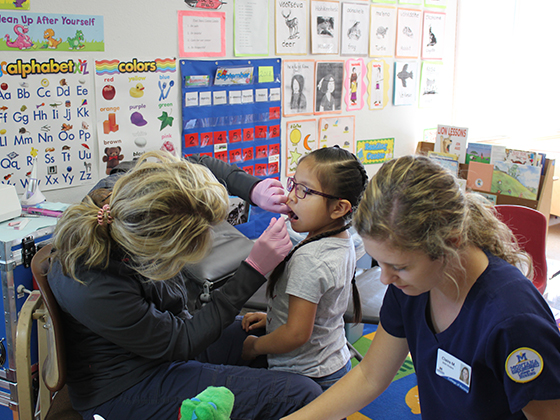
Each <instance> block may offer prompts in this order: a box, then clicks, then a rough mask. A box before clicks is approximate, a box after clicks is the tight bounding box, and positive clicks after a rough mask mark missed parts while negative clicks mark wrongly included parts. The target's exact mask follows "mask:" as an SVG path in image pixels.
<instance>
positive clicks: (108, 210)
mask: <svg viewBox="0 0 560 420" xmlns="http://www.w3.org/2000/svg"><path fill="white" fill-rule="evenodd" d="M105 213H107V217H106V218H105V217H104V216H105ZM97 223H99V225H100V226H103V225H104V224H107V225H110V224H111V223H113V218H112V217H111V207H110V206H109V204H105V205H104V206H103V207H101V208H100V209H99V211H98V212H97Z"/></svg>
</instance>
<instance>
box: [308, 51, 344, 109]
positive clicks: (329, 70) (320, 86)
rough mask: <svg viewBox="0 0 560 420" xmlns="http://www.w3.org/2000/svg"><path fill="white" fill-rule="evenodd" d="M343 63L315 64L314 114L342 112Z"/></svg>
mask: <svg viewBox="0 0 560 420" xmlns="http://www.w3.org/2000/svg"><path fill="white" fill-rule="evenodd" d="M343 80H344V61H343V60H336V61H317V62H315V111H314V112H315V114H323V113H338V112H341V111H342V84H343Z"/></svg>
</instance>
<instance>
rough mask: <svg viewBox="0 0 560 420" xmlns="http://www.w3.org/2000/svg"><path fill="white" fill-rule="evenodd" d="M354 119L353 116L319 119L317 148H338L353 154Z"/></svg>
mask: <svg viewBox="0 0 560 420" xmlns="http://www.w3.org/2000/svg"><path fill="white" fill-rule="evenodd" d="M355 119H356V117H355V116H354V115H351V116H344V117H327V118H321V119H320V120H319V145H318V147H319V148H321V147H333V146H338V147H341V148H343V149H346V150H348V151H350V152H352V153H354V146H355V144H354V135H355V123H356V122H355Z"/></svg>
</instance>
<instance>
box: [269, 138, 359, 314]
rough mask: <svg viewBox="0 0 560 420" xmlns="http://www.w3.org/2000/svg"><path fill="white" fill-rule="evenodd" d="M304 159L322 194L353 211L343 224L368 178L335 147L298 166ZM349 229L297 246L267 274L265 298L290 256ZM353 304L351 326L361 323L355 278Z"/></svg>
mask: <svg viewBox="0 0 560 420" xmlns="http://www.w3.org/2000/svg"><path fill="white" fill-rule="evenodd" d="M307 159H310V160H312V163H313V169H312V171H313V173H314V174H315V176H316V177H317V180H318V181H319V184H320V185H321V191H323V192H325V193H327V194H329V195H332V196H335V197H338V198H341V199H344V200H348V201H349V202H350V204H351V205H352V209H351V210H350V211H349V212H348V213H347V214H346V215H344V217H343V220H344V221H349V220H351V219H352V213H353V212H354V210H355V209H356V208H357V207H358V204H359V203H360V200H361V199H362V195H363V193H364V190H365V189H366V186H367V183H368V176H367V172H366V170H365V168H364V165H362V163H361V162H360V161H359V160H358V158H357V157H356V156H354V155H353V154H352V153H350V152H349V151H348V150H345V149H342V148H339V147H338V146H335V147H324V148H321V149H317V150H315V151H313V152H311V153H310V154H308V155H306V156H304V157H303V158H302V159H300V161H299V163H301V162H303V161H304V160H307ZM299 163H298V164H299ZM328 200H332V199H328ZM350 226H351V223H347V224H346V225H344V226H342V227H341V228H339V229H334V230H330V231H327V232H323V233H321V234H319V235H315V236H312V237H309V238H307V239H305V240H303V241H301V242H300V243H299V244H297V245H296V246H295V247H294V248H293V249H292V250H291V251H290V253H289V254H288V255H287V256H286V258H284V260H283V261H282V262H281V263H280V264H278V265H277V266H276V268H275V269H274V271H273V272H272V273H271V274H270V278H269V280H268V285H267V294H268V295H269V296H270V297H272V296H273V292H274V287H275V286H276V283H277V282H278V280H279V279H280V276H281V275H282V273H283V272H284V269H285V267H286V263H287V262H288V261H289V260H290V258H292V255H293V254H294V253H295V252H296V251H297V250H298V249H300V248H301V247H302V246H304V245H306V244H308V243H310V242H313V241H318V240H319V239H322V238H327V237H329V236H334V235H337V234H339V233H340V232H343V231H345V230H346V229H348V228H350ZM352 301H353V304H354V305H353V306H354V318H353V322H354V323H358V322H360V321H361V319H362V305H361V302H360V293H359V291H358V287H357V286H356V278H355V277H354V278H352Z"/></svg>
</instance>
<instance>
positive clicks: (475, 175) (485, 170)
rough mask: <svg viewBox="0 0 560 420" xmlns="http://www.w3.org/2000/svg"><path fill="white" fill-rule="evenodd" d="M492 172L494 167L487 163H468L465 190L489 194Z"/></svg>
mask: <svg viewBox="0 0 560 420" xmlns="http://www.w3.org/2000/svg"><path fill="white" fill-rule="evenodd" d="M493 171H494V165H490V164H489V163H481V162H475V161H471V162H469V172H468V174H467V188H471V189H473V190H477V191H485V192H490V191H491V188H492V178H493Z"/></svg>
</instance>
